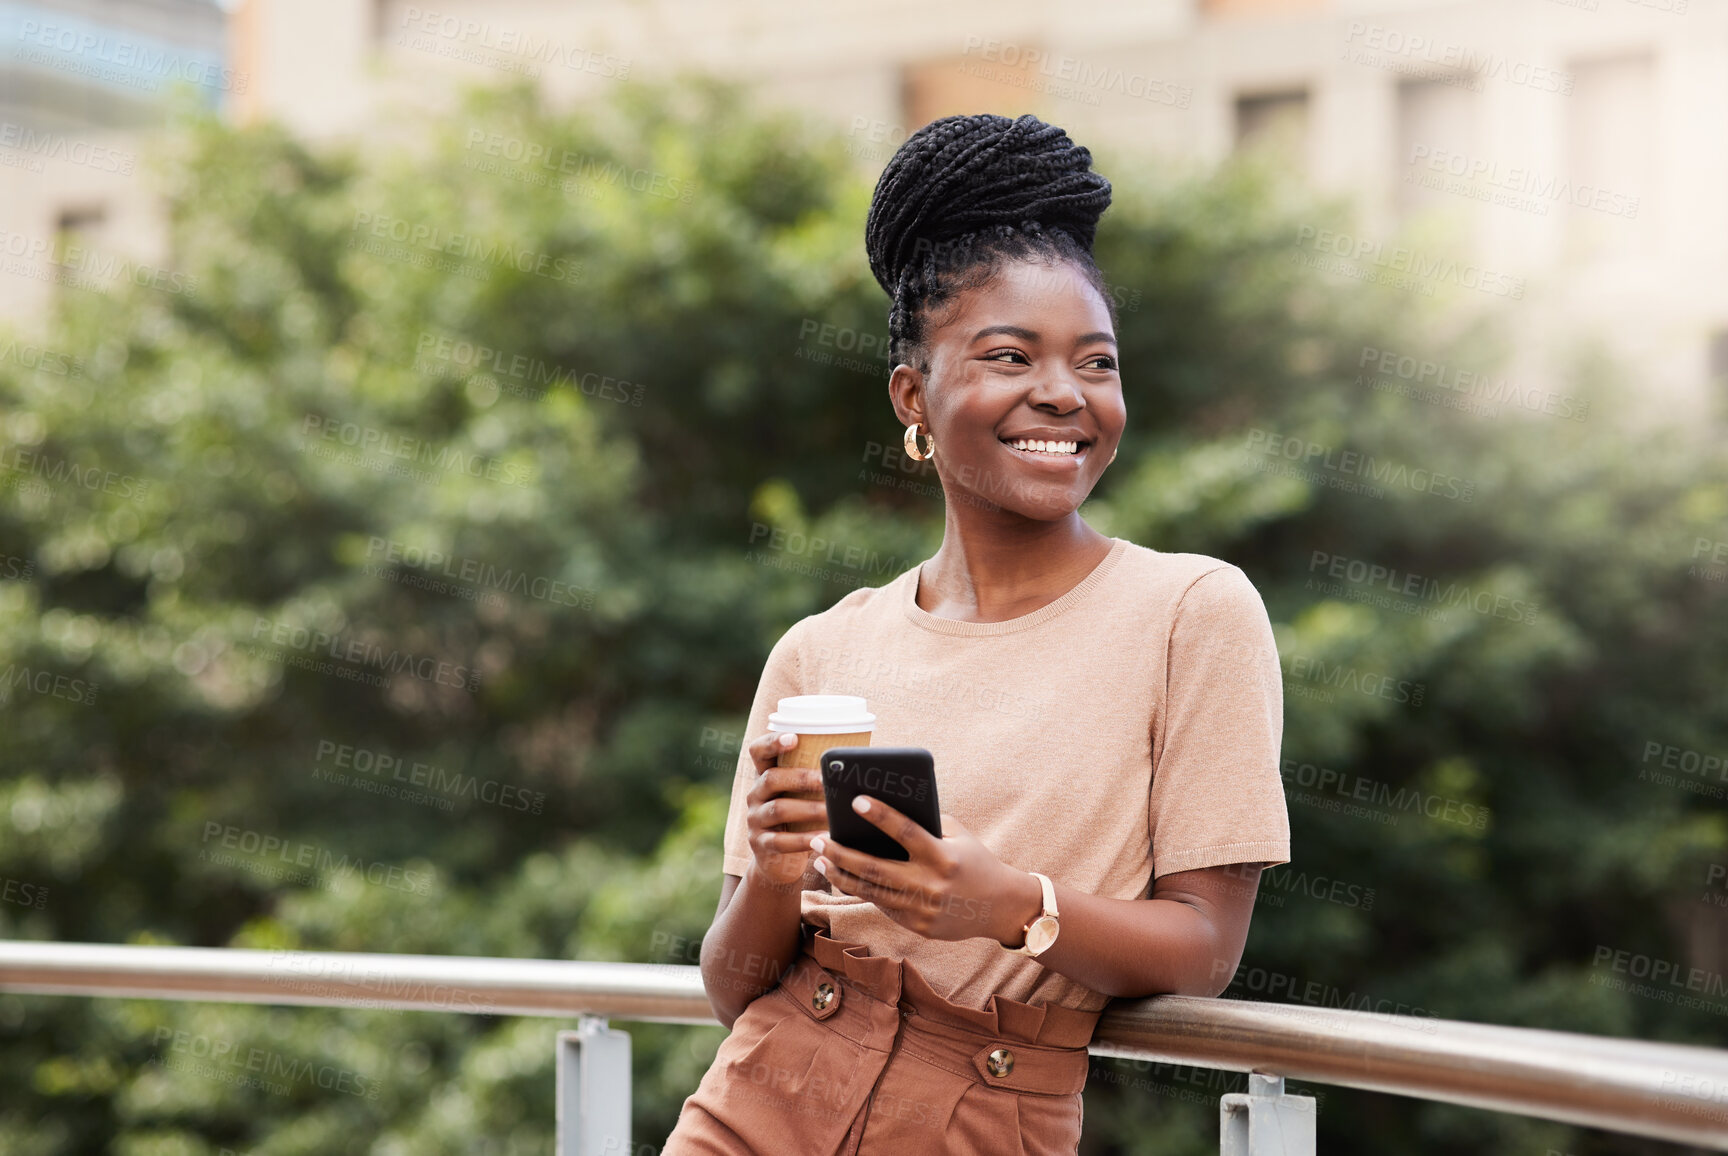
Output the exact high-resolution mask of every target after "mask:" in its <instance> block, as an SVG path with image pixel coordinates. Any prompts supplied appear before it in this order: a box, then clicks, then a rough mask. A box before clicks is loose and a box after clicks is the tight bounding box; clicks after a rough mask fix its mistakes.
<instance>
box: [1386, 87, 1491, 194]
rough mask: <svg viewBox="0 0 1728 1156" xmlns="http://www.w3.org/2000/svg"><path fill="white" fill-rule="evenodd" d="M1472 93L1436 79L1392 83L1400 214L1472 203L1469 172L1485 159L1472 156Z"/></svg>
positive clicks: (1475, 170) (1474, 110)
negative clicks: (1395, 95)
mask: <svg viewBox="0 0 1728 1156" xmlns="http://www.w3.org/2000/svg"><path fill="white" fill-rule="evenodd" d="M1475 115H1476V101H1475V94H1474V93H1472V92H1471V91H1470V90H1469V89H1467V88H1464V87H1463V86H1462V85H1457V84H1446V83H1444V82H1442V81H1437V80H1412V81H1405V82H1403V83H1401V84H1400V85H1399V86H1398V156H1397V159H1396V161H1395V162H1394V164H1393V174H1394V180H1395V181H1396V182H1397V189H1398V191H1397V194H1396V196H1395V198H1394V200H1395V202H1396V204H1397V206H1398V213H1399V215H1400V216H1409V215H1411V214H1414V213H1419V212H1421V211H1423V210H1425V209H1432V208H1441V209H1448V208H1449V209H1458V208H1461V207H1464V206H1474V205H1476V204H1478V203H1480V202H1478V201H1477V200H1476V199H1475V198H1474V197H1472V196H1470V195H1469V194H1468V193H1467V192H1466V191H1465V190H1466V188H1467V187H1468V186H1469V185H1470V183H1471V182H1470V180H1469V174H1471V173H1472V172H1477V171H1481V170H1480V165H1483V164H1488V163H1490V162H1489V161H1488V160H1487V158H1485V157H1478V156H1477V155H1476V143H1475V142H1476V125H1475Z"/></svg>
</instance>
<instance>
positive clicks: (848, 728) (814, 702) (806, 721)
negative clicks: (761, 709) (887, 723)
mask: <svg viewBox="0 0 1728 1156" xmlns="http://www.w3.org/2000/svg"><path fill="white" fill-rule="evenodd" d="M875 727H876V716H875V715H873V714H871V713H870V709H869V706H868V704H867V703H865V701H864V699H863V698H862V697H861V696H859V695H856V694H799V695H793V696H792V697H791V698H783V699H781V700H780V703H779V709H778V710H776V711H775V712H774V713H772V714H770V715H769V716H768V729H769V730H771V731H792V732H793V733H794V734H804V735H844V734H854V733H857V732H861V731H868V730H874V729H875Z"/></svg>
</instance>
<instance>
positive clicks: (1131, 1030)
mask: <svg viewBox="0 0 1728 1156" xmlns="http://www.w3.org/2000/svg"><path fill="white" fill-rule="evenodd" d="M0 990H6V991H13V992H21V993H34V994H45V995H86V996H125V997H137V998H146V999H172V1000H197V1001H204V1000H214V1001H230V1002H239V1003H270V1004H303V1005H315V1006H325V1007H355V1006H360V1007H381V1008H401V1009H407V1010H417V1011H445V1012H461V1013H468V1014H487V1015H534V1016H560V1017H575V1016H579V1015H593V1016H604V1017H610V1018H615V1019H622V1020H648V1021H657V1022H663V1023H688V1024H712V1023H715V1022H717V1021H716V1020H715V1017H714V1014H713V1011H712V1009H711V1008H710V1006H709V1003H708V997H707V995H706V993H705V991H704V988H703V985H702V977H701V972H700V970H699V969H698V968H696V967H694V966H691V965H686V964H645V963H607V962H596V961H559V960H539V959H490V958H484V957H475V956H459V955H379V954H365V953H352V952H317V951H294V950H281V951H257V950H242V949H236V948H204V947H154V946H115V945H107V944H88V943H48V942H39V941H7V942H0ZM1090 1051H1091V1052H1092V1054H1093V1055H1097V1056H1115V1057H1122V1058H1127V1059H1138V1060H1153V1061H1157V1062H1163V1063H1180V1064H1191V1065H1194V1066H1198V1067H1207V1068H1220V1069H1224V1070H1227V1071H1238V1072H1249V1071H1253V1072H1261V1073H1267V1074H1273V1075H1279V1076H1284V1077H1287V1078H1295V1079H1301V1080H1309V1081H1313V1082H1317V1083H1325V1084H1335V1085H1338V1086H1340V1087H1347V1088H1359V1089H1363V1090H1366V1091H1373V1092H1390V1093H1394V1094H1397V1095H1404V1096H1414V1097H1417V1098H1420V1099H1427V1100H1437V1101H1442V1102H1446V1103H1452V1104H1460V1105H1463V1106H1466V1107H1471V1108H1481V1109H1487V1110H1490V1111H1499V1112H1511V1113H1515V1114H1518V1115H1525V1116H1537V1117H1541V1118H1544V1119H1549V1120H1557V1121H1561V1122H1563V1123H1569V1124H1580V1125H1584V1126H1586V1127H1592V1128H1605V1129H1609V1130H1611V1131H1616V1132H1624V1133H1629V1134H1632V1135H1638V1136H1649V1137H1653V1138H1657V1139H1662V1140H1670V1141H1674V1142H1677V1143H1688V1144H1697V1145H1702V1146H1705V1147H1708V1148H1713V1149H1717V1150H1722V1151H1728V1051H1722V1050H1719V1049H1715V1048H1704V1047H1696V1046H1692V1045H1686V1044H1664V1043H1652V1042H1648V1041H1644V1040H1625V1039H1611V1038H1607V1037H1602V1036H1587V1035H1580V1034H1576V1033H1572V1032H1558V1031H1548V1030H1545V1029H1539V1028H1516V1027H1503V1026H1499V1025H1494V1024H1477V1023H1466V1022H1462V1021H1457V1020H1442V1019H1435V1018H1429V1017H1422V1016H1401V1015H1389V1014H1381V1013H1377V1012H1364V1011H1351V1010H1345V1009H1341V1008H1320V1007H1310V1006H1305V1005H1301V1004H1278V1003H1260V1002H1254V1001H1247V1000H1235V999H1204V998H1199V997H1194V996H1178V995H1161V996H1153V997H1151V998H1149V999H1140V1000H1118V1001H1115V1002H1113V1003H1112V1004H1111V1006H1110V1007H1109V1008H1108V1010H1106V1012H1105V1014H1104V1016H1103V1017H1102V1019H1100V1021H1099V1023H1098V1029H1097V1031H1096V1032H1095V1033H1094V1036H1093V1040H1092V1044H1091V1046H1090Z"/></svg>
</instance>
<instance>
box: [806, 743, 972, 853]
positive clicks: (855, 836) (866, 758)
mask: <svg viewBox="0 0 1728 1156" xmlns="http://www.w3.org/2000/svg"><path fill="white" fill-rule="evenodd" d="M822 795H823V797H824V798H825V799H826V800H827V802H828V834H829V835H831V836H832V837H833V839H834V841H835V842H836V843H839V844H841V845H842V846H846V847H851V848H853V849H854V850H858V851H864V852H867V853H868V854H871V855H875V856H877V857H878V858H881V859H899V860H901V861H905V860H908V859H910V858H912V856H911V855H910V854H909V853H908V852H907V850H906V848H904V847H902V846H901V845H900V844H899V843H898V842H896V841H895V840H894V839H892V838H890V837H889V836H888V833H887V832H886V831H884V830H882V828H880V827H878V826H876V825H875V824H874V823H872V822H871V821H870V820H868V819H866V818H865V817H864V816H863V815H860V814H859V813H858V812H857V811H854V810H853V809H852V800H853V799H854V798H856V797H857V796H859V795H868V796H870V797H871V798H872V799H881V800H882V801H883V802H884V803H887V804H888V805H889V806H890V807H893V808H894V809H895V810H896V811H899V812H900V813H901V814H903V815H905V816H907V817H908V818H910V819H912V820H913V821H914V822H916V823H917V824H918V825H919V826H921V827H923V828H924V829H925V830H926V831H928V832H930V833H931V834H932V835H934V836H936V837H937V838H938V839H940V838H941V837H942V808H941V806H940V805H938V803H937V802H936V756H934V755H932V754H931V753H930V752H929V751H927V750H925V749H924V748H923V747H830V748H828V750H827V751H825V752H823V755H822Z"/></svg>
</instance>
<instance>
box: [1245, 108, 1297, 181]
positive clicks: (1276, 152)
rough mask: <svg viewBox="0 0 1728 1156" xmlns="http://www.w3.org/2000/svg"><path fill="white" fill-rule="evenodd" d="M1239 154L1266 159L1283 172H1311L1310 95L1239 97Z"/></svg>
mask: <svg viewBox="0 0 1728 1156" xmlns="http://www.w3.org/2000/svg"><path fill="white" fill-rule="evenodd" d="M1236 151H1237V152H1239V153H1249V154H1252V155H1255V156H1259V157H1263V158H1265V159H1267V160H1269V161H1271V162H1273V163H1274V164H1276V165H1277V166H1278V168H1279V169H1281V170H1284V171H1288V172H1295V173H1306V172H1307V171H1308V92H1307V90H1306V89H1292V90H1288V91H1284V92H1269V93H1253V94H1244V95H1242V96H1238V97H1237V98H1236Z"/></svg>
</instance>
